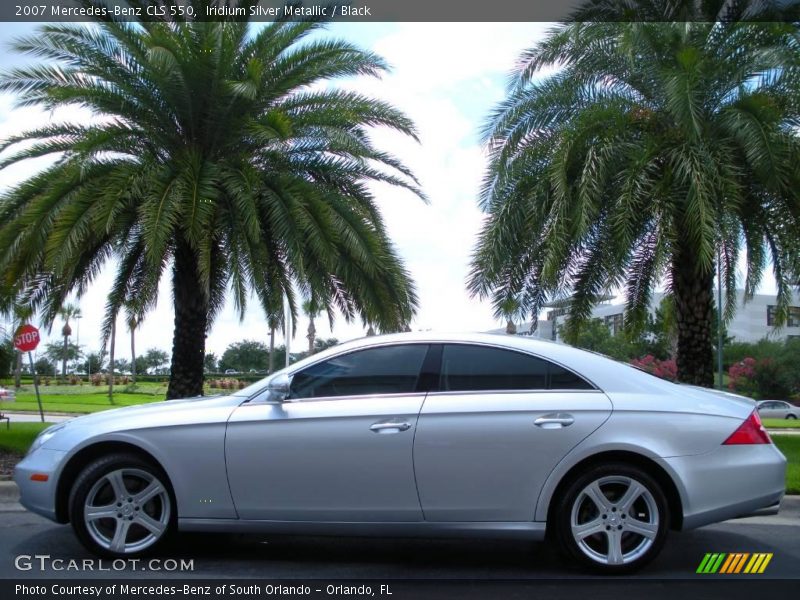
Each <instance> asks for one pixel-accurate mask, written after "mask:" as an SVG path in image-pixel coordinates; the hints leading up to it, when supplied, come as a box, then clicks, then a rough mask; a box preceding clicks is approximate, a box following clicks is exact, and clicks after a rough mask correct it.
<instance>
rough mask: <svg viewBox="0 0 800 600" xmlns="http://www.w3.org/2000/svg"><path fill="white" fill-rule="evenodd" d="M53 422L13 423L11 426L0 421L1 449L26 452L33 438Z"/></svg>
mask: <svg viewBox="0 0 800 600" xmlns="http://www.w3.org/2000/svg"><path fill="white" fill-rule="evenodd" d="M50 425H51V423H14V422H12V423H11V427H10V428H8V429H7V428H6V427H5V424H3V423H0V450H6V451H11V452H19V453H20V454H24V453H25V452H27V451H28V448H29V447H30V445H31V444H32V443H33V438H35V437H36V436H37V435H39V432H40V431H41V430H42V429H44V428H45V427H50Z"/></svg>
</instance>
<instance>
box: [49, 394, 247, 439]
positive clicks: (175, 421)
mask: <svg viewBox="0 0 800 600" xmlns="http://www.w3.org/2000/svg"><path fill="white" fill-rule="evenodd" d="M243 401H244V399H243V398H241V397H234V396H211V397H197V398H186V399H181V400H166V401H163V402H152V403H150V404H138V405H136V406H125V407H122V408H116V409H111V410H104V411H101V412H97V413H93V414H90V415H84V416H82V417H76V418H74V419H70V420H68V421H64V422H63V427H61V428H59V431H58V432H57V433H56V434H55V435H53V436H52V437H51V438H50V439H49V440H48V441H47V442H46V443H45V444H44V446H45V447H47V448H50V449H54V450H66V449H70V448H72V447H73V446H75V444H76V443H77V444H80V443H81V442H84V441H85V440H88V439H91V438H96V437H97V436H103V435H106V434H111V433H115V432H124V431H131V430H135V429H150V428H154V427H173V426H178V425H190V424H201V423H220V422H223V423H224V422H225V421H227V419H228V417H229V416H230V413H231V411H233V409H234V408H236V407H237V406H238V405H239V404H241V403H242V402H243Z"/></svg>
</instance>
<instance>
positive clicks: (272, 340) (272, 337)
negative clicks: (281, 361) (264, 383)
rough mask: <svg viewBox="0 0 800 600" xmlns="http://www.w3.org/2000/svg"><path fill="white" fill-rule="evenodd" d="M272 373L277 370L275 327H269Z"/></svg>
mask: <svg viewBox="0 0 800 600" xmlns="http://www.w3.org/2000/svg"><path fill="white" fill-rule="evenodd" d="M268 371H269V373H270V375H271V374H272V373H273V372H274V371H275V328H274V327H270V328H269V369H268Z"/></svg>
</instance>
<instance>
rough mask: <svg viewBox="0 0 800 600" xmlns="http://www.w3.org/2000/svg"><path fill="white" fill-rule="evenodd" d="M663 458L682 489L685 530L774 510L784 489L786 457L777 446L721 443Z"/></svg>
mask: <svg viewBox="0 0 800 600" xmlns="http://www.w3.org/2000/svg"><path fill="white" fill-rule="evenodd" d="M665 460H666V462H667V463H668V464H669V465H670V467H671V468H672V469H673V470H674V471H675V473H677V475H678V479H679V480H680V481H681V482H682V484H683V488H684V489H683V494H682V501H683V527H682V529H694V528H695V527H702V526H703V525H708V524H710V523H718V522H719V521H725V520H727V519H735V518H737V517H742V516H752V515H753V514H754V513H758V512H760V511H762V510H766V511H767V514H776V512H777V505H778V504H779V503H780V501H781V498H783V495H784V492H785V487H786V458H785V457H784V456H783V454H781V452H780V450H778V449H777V448H776V447H775V446H774V445H773V444H752V445H740V446H720V447H719V448H717V449H716V450H713V451H712V452H708V453H706V454H699V455H693V456H679V457H672V458H667V459H665ZM770 511H771V512H770Z"/></svg>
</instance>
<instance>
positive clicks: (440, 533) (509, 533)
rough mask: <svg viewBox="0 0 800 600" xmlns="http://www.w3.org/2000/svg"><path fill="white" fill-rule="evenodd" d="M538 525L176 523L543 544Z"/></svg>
mask: <svg viewBox="0 0 800 600" xmlns="http://www.w3.org/2000/svg"><path fill="white" fill-rule="evenodd" d="M545 525H546V524H545V523H540V522H480V523H470V522H467V523H461V522H447V523H445V522H438V523H431V522H425V521H419V522H382V523H354V522H313V521H256V520H249V521H243V520H241V519H180V518H179V519H178V529H179V530H181V531H207V532H220V533H276V534H286V535H334V536H354V537H422V538H424V537H430V538H491V539H523V540H525V539H527V540H543V539H544V536H545Z"/></svg>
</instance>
